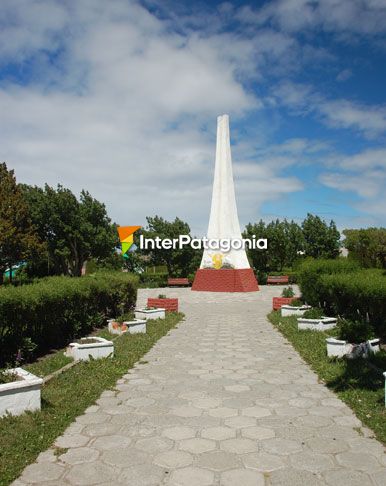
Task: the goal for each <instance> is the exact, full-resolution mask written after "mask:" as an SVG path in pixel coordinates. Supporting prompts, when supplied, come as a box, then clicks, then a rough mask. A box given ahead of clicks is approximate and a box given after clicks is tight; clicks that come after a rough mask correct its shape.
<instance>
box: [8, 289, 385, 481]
mask: <svg viewBox="0 0 386 486" xmlns="http://www.w3.org/2000/svg"><path fill="white" fill-rule="evenodd" d="M280 290H281V289H280V288H279V289H278V288H272V287H269V288H267V287H265V288H264V287H263V288H262V291H261V292H259V293H256V294H234V295H229V294H210V293H209V294H207V293H197V292H191V291H190V290H189V289H162V290H161V291H162V293H166V294H168V295H171V296H175V295H176V296H178V297H179V298H180V303H181V310H183V311H184V312H185V313H186V320H185V321H184V322H182V323H181V324H180V325H179V327H178V328H177V329H175V330H173V331H172V332H170V334H169V335H168V336H165V337H164V338H162V339H161V340H160V341H159V342H158V343H157V344H156V346H155V347H154V348H153V349H152V350H151V351H150V352H149V353H148V354H147V355H146V357H145V358H144V360H146V361H147V363H143V364H138V365H137V366H136V367H135V368H134V369H133V370H131V371H129V372H128V373H127V374H126V375H125V376H124V377H123V378H122V379H121V380H119V381H118V383H117V386H116V391H114V392H113V391H106V392H104V393H103V394H102V396H101V398H100V399H99V400H98V401H97V403H96V405H93V406H91V407H90V408H89V409H88V410H87V411H86V413H85V414H84V415H82V416H80V417H78V418H77V420H76V421H75V422H74V423H73V424H72V425H71V426H70V427H69V428H68V429H67V430H66V432H65V433H64V435H63V436H61V437H60V438H59V439H58V440H57V441H56V446H58V447H61V448H66V449H68V450H67V452H66V453H65V454H62V455H61V456H60V457H56V456H55V455H54V453H53V450H48V451H46V452H44V453H42V454H41V455H40V456H39V458H38V460H37V462H36V463H35V464H33V465H31V466H28V467H27V468H26V469H25V470H24V473H23V475H22V476H21V478H20V479H19V480H17V481H15V482H14V486H23V485H26V484H28V485H32V484H34V485H36V484H38V485H41V486H48V485H56V486H59V485H93V484H99V485H102V486H103V485H104V486H107V485H111V486H121V485H131V486H142V485H148V486H150V485H154V486H155V485H173V486H177V485H178V486H210V485H221V486H252V485H253V486H260V485H261V486H263V485H264V486H274V485H285V486H291V485H294V486H299V485H306V486H317V485H325V484H327V485H338V486H345V485H347V486H356V485H360V486H367V485H373V486H375V485H385V484H386V455H385V450H384V448H383V447H382V445H381V444H380V443H379V442H377V441H376V440H375V439H373V438H371V432H370V431H369V430H368V429H366V428H364V427H362V426H361V423H360V422H359V421H358V420H357V419H356V418H355V416H354V415H353V413H352V412H351V410H350V409H349V408H348V407H347V406H346V405H344V404H343V403H342V402H341V401H340V400H338V399H337V398H336V397H335V395H334V394H332V393H331V392H330V391H329V390H327V388H326V387H324V386H323V385H322V384H319V383H318V379H317V376H316V375H315V374H314V373H313V372H312V371H311V370H310V369H309V368H308V366H307V365H305V364H304V363H303V361H302V360H301V359H300V358H299V356H298V355H297V353H296V352H295V351H294V350H293V348H292V347H291V346H290V345H289V344H288V343H287V342H286V341H285V339H284V338H283V337H282V336H281V335H280V334H279V333H278V332H277V331H275V330H274V329H273V328H272V326H271V325H270V323H269V322H268V321H267V319H266V317H265V316H266V314H267V312H268V311H269V309H270V307H271V299H272V296H273V295H280V294H279V292H280ZM148 294H150V295H158V290H157V289H155V290H152V291H149V290H142V291H140V293H139V302H140V303H144V302H145V299H146V297H147V295H148Z"/></svg>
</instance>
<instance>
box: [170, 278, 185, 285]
mask: <svg viewBox="0 0 386 486" xmlns="http://www.w3.org/2000/svg"><path fill="white" fill-rule="evenodd" d="M189 285H190V282H189V279H188V278H168V287H189Z"/></svg>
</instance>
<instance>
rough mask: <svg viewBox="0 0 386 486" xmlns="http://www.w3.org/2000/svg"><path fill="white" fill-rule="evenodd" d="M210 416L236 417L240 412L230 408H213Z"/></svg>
mask: <svg viewBox="0 0 386 486" xmlns="http://www.w3.org/2000/svg"><path fill="white" fill-rule="evenodd" d="M208 414H209V415H210V416H211V417H220V418H223V417H234V416H235V415H237V414H238V411H237V410H236V409H235V408H228V407H218V408H212V409H210V410H209V411H208Z"/></svg>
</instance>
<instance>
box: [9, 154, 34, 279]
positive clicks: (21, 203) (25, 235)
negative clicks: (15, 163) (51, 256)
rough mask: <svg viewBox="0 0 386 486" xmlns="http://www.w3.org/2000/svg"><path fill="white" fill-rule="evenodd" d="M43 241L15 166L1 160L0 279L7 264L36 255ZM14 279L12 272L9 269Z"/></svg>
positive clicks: (10, 264) (13, 263)
mask: <svg viewBox="0 0 386 486" xmlns="http://www.w3.org/2000/svg"><path fill="white" fill-rule="evenodd" d="M41 250H42V245H41V242H40V241H39V239H38V236H37V233H36V231H35V228H34V226H33V225H32V222H31V214H30V211H29V208H28V205H27V203H26V201H25V199H24V197H23V193H22V191H21V190H20V187H19V186H18V185H17V183H16V179H15V175H14V171H13V170H8V169H7V165H6V164H5V163H2V164H0V283H1V282H2V281H3V275H4V271H5V270H6V269H7V268H12V266H14V265H16V264H17V263H20V262H21V261H22V260H28V259H29V258H32V257H33V256H36V255H37V254H38V253H39V252H40V251H41ZM10 278H11V279H12V272H11V273H10Z"/></svg>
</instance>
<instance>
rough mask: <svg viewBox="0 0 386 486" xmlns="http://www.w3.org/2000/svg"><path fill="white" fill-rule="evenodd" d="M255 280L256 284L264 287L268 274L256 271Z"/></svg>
mask: <svg viewBox="0 0 386 486" xmlns="http://www.w3.org/2000/svg"><path fill="white" fill-rule="evenodd" d="M256 278H257V282H258V283H259V285H266V284H267V278H268V273H266V272H263V271H261V270H257V272H256Z"/></svg>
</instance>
